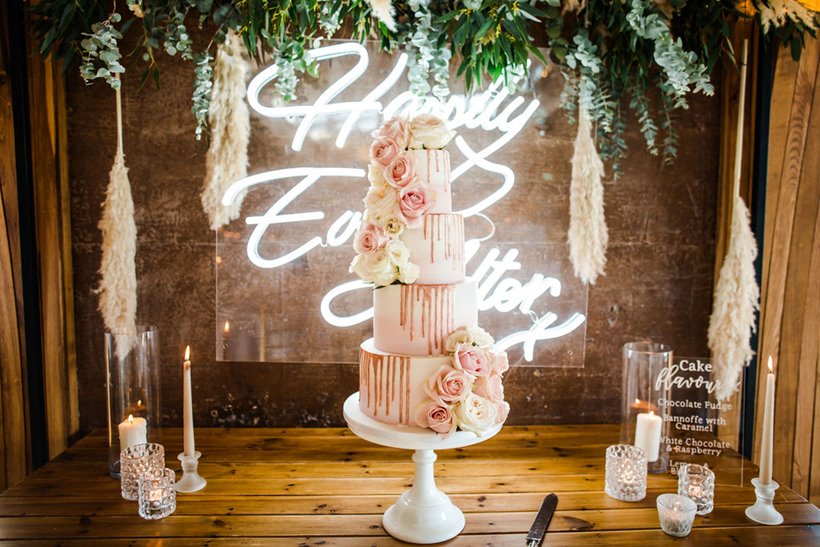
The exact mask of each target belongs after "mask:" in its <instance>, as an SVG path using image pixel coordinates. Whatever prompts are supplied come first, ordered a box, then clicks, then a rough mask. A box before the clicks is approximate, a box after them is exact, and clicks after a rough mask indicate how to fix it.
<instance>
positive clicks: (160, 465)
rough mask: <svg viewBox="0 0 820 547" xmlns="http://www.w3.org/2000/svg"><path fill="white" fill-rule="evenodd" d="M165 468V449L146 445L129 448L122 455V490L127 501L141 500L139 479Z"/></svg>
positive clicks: (152, 444) (149, 444) (159, 445)
mask: <svg viewBox="0 0 820 547" xmlns="http://www.w3.org/2000/svg"><path fill="white" fill-rule="evenodd" d="M164 468H165V448H164V447H163V446H162V445H161V444H156V443H146V444H135V445H133V446H129V447H128V448H126V449H125V450H123V451H122V453H121V454H120V490H121V491H122V497H123V498H124V499H127V500H131V501H136V500H137V499H139V478H140V476H142V475H143V473H146V472H148V471H157V470H161V469H164Z"/></svg>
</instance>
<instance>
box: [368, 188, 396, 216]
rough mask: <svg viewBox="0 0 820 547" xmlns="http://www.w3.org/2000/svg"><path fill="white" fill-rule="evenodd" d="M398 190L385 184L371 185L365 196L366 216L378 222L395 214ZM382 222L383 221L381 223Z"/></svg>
mask: <svg viewBox="0 0 820 547" xmlns="http://www.w3.org/2000/svg"><path fill="white" fill-rule="evenodd" d="M396 200H397V195H396V191H395V190H394V189H393V188H391V187H389V186H387V185H385V186H382V187H380V188H379V187H376V186H371V187H370V189H369V190H368V191H367V195H366V196H365V198H364V207H365V218H366V219H367V220H369V221H371V222H378V221H379V220H380V219H382V218H384V217H387V216H390V217H392V216H395V215H394V214H393V210H394V209H395V208H396ZM379 224H381V223H379Z"/></svg>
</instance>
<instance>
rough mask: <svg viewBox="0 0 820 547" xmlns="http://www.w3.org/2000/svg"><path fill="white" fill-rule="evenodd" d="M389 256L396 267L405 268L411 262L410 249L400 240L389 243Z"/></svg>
mask: <svg viewBox="0 0 820 547" xmlns="http://www.w3.org/2000/svg"><path fill="white" fill-rule="evenodd" d="M387 256H388V257H390V261H391V262H392V263H393V264H395V265H396V266H403V265H405V264H407V263H408V262H409V261H410V249H408V248H407V245H405V244H404V242H403V241H402V240H400V239H393V240H390V241H389V242H388V243H387Z"/></svg>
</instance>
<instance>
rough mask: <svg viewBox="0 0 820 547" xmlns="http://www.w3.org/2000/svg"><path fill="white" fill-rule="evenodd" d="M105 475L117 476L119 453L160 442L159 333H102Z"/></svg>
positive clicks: (154, 330)
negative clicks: (103, 343)
mask: <svg viewBox="0 0 820 547" xmlns="http://www.w3.org/2000/svg"><path fill="white" fill-rule="evenodd" d="M105 372H106V382H105V386H106V392H105V394H106V404H107V407H108V408H107V413H106V414H107V417H108V472H109V474H110V475H111V476H112V477H114V478H117V477H119V476H120V462H119V457H120V452H122V451H123V450H125V449H126V448H128V447H129V446H131V445H134V444H144V443H147V442H154V443H161V442H162V436H161V429H160V409H161V407H160V398H159V331H158V330H157V328H156V327H152V326H144V325H140V326H138V327H137V329H136V331H130V332H129V331H126V330H124V329H113V330H106V331H105Z"/></svg>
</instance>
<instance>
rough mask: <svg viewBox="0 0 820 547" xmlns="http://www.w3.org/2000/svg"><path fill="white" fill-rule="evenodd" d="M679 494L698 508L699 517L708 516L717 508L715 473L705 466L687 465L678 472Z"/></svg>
mask: <svg viewBox="0 0 820 547" xmlns="http://www.w3.org/2000/svg"><path fill="white" fill-rule="evenodd" d="M678 494H680V495H681V496H686V497H687V498H689V499H690V500H692V501H694V502H695V504H697V506H698V515H707V514H709V513H711V512H712V509H714V508H715V473H714V472H713V471H712V470H711V469H709V468H708V467H706V466H704V465H698V464H696V463H687V464H684V465H681V466H680V469H679V470H678Z"/></svg>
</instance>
